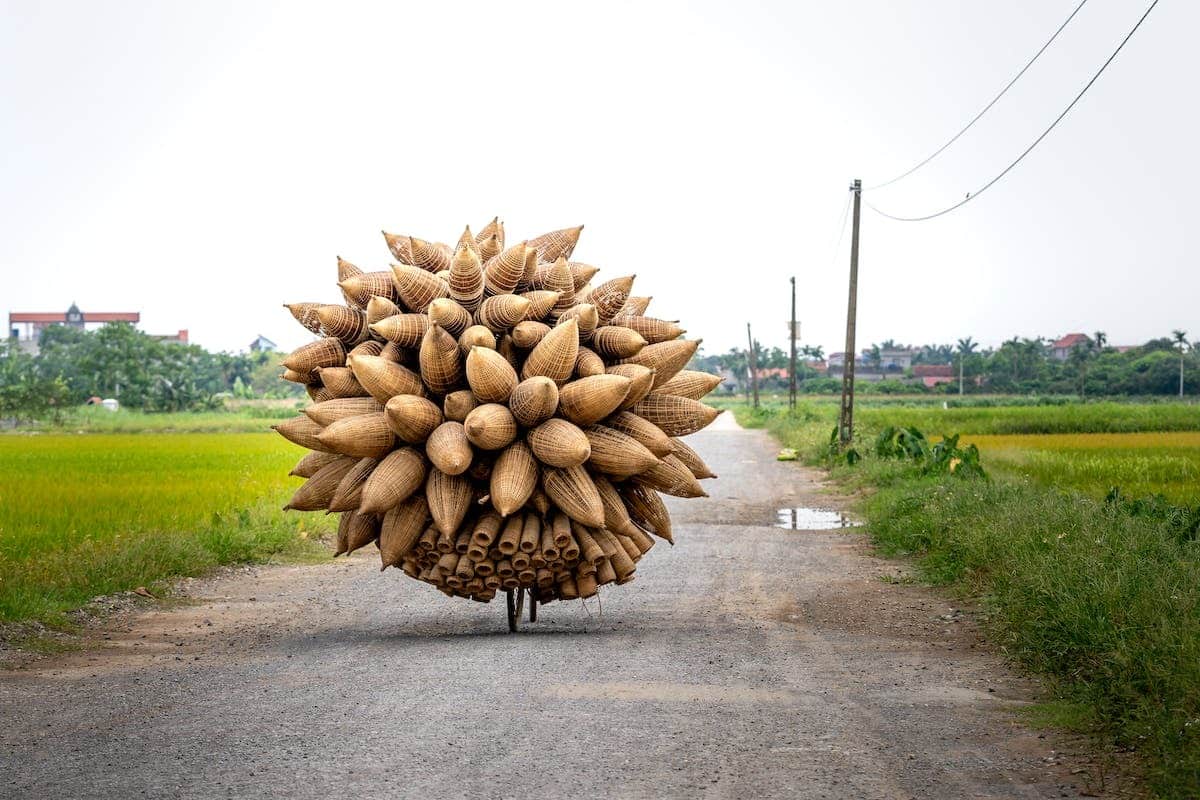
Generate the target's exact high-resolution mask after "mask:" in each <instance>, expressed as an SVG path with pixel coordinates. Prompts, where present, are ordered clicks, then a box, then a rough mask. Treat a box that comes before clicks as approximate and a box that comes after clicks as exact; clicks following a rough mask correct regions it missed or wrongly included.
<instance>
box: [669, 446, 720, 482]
mask: <svg viewBox="0 0 1200 800" xmlns="http://www.w3.org/2000/svg"><path fill="white" fill-rule="evenodd" d="M671 455H673V456H675V457H676V458H678V459H679V460H680V461H682V462H683V465H684V466H685V467H687V468H688V471H689V472H691V473H692V475H693V476H695V478H696V479H697V480H703V479H705V478H715V477H717V474H716V473H715V472H713V471H712V470H711V469H709V467H708V464H705V463H704V459H702V458H701V457H700V454H699V453H697V452H696V451H695V450H693V449H692V448H691V447H690V446H689V445H688V444H687V442H685V441H683V440H682V439H672V440H671Z"/></svg>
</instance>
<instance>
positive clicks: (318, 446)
mask: <svg viewBox="0 0 1200 800" xmlns="http://www.w3.org/2000/svg"><path fill="white" fill-rule="evenodd" d="M271 430H273V431H275V432H276V433H278V434H279V435H280V436H282V437H283V438H285V439H287V440H288V441H289V442H292V443H294V444H298V445H300V446H301V447H306V448H308V449H309V450H323V451H325V452H326V453H336V452H337V451H336V450H334V449H333V448H332V447H330V446H329V445H327V444H325V443H324V442H322V441H321V440H320V439H319V438H317V437H318V436H319V435H320V433H321V431H322V430H323V428H322V426H320V425H318V424H317V423H315V422H313V421H312V420H311V419H309V418H308V417H306V416H304V415H303V414H301V415H299V416H296V417H292V418H291V419H289V420H287V421H286V422H281V423H279V424H278V425H272V426H271Z"/></svg>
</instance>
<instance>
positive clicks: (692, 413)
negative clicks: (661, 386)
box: [630, 393, 721, 436]
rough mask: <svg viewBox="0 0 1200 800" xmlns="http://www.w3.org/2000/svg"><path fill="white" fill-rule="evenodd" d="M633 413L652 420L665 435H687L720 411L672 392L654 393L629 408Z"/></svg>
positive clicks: (703, 425)
mask: <svg viewBox="0 0 1200 800" xmlns="http://www.w3.org/2000/svg"><path fill="white" fill-rule="evenodd" d="M630 411H632V412H633V413H634V414H637V415H638V416H639V417H643V418H645V419H647V420H649V421H650V422H653V423H654V424H655V425H657V426H658V427H659V428H661V429H662V431H663V433H665V434H667V436H687V435H688V434H692V433H695V432H696V431H698V430H700V429H701V428H704V427H706V426H707V425H708V424H709V423H711V422H712V421H713V420H714V419H716V418H717V416H718V415H719V414H720V413H721V411H720V409H716V408H713V407H711V406H706V405H704V404H703V403H701V402H699V401H697V400H689V399H688V398H686V397H677V396H675V395H673V394H654V393H651V394H649V395H647V396H646V398H645V399H644V400H642V401H641V402H640V403H638V404H637V405H635V406H634V407H633V408H631V409H630Z"/></svg>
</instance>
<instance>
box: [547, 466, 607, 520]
mask: <svg viewBox="0 0 1200 800" xmlns="http://www.w3.org/2000/svg"><path fill="white" fill-rule="evenodd" d="M542 488H543V489H544V490H545V491H546V495H547V496H548V497H549V498H550V500H551V501H552V502H554V504H555V505H557V506H558V507H559V508H560V509H562V512H563V513H564V514H566V515H567V516H568V517H570V518H571V519H573V520H575V521H577V522H581V523H583V524H584V525H596V526H599V525H603V524H604V505H603V503H601V501H600V493H599V492H598V491H597V490H596V484H594V483H592V479H591V477H590V476H589V475H588V474H587V471H586V470H585V469H584V468H583V467H581V466H579V467H571V468H569V469H553V468H551V469H546V470H545V471H543V473H542Z"/></svg>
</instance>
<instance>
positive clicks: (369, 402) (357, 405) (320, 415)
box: [304, 397, 383, 426]
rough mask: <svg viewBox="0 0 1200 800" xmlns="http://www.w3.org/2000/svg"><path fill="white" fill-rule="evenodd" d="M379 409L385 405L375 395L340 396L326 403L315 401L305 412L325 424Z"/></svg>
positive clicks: (318, 422) (320, 423) (371, 412)
mask: <svg viewBox="0 0 1200 800" xmlns="http://www.w3.org/2000/svg"><path fill="white" fill-rule="evenodd" d="M379 411H383V406H381V405H379V402H378V401H377V400H376V399H375V398H374V397H339V398H336V399H334V400H326V401H325V402H324V403H313V404H312V405H311V406H309V407H308V408H306V409H304V414H305V415H306V416H307V417H308V418H309V419H311V420H312V421H313V422H315V423H317V424H318V425H321V426H325V425H328V424H330V423H331V422H336V421H337V420H339V419H345V418H346V417H355V416H358V415H360V414H373V413H376V412H379Z"/></svg>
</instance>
